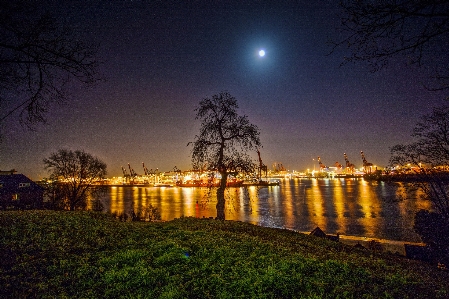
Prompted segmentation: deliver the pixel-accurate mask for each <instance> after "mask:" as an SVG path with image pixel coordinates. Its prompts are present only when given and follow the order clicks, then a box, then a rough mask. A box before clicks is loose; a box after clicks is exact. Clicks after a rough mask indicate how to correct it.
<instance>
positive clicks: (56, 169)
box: [43, 149, 106, 210]
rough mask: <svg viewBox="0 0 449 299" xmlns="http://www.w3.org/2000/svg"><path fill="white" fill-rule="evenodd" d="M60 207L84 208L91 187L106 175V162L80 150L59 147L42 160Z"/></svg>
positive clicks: (70, 208)
mask: <svg viewBox="0 0 449 299" xmlns="http://www.w3.org/2000/svg"><path fill="white" fill-rule="evenodd" d="M43 162H44V165H45V168H46V169H47V170H48V171H49V172H50V179H52V180H54V181H55V183H54V187H55V188H56V189H55V190H56V191H57V192H55V194H56V193H57V194H58V195H59V197H60V198H59V200H60V201H61V202H62V207H63V208H66V209H69V210H76V209H84V208H85V206H86V200H87V197H88V195H89V192H92V191H95V190H94V189H92V188H91V187H92V186H93V185H94V184H95V183H96V182H99V181H101V180H102V179H103V178H104V177H105V176H106V164H105V163H104V162H102V161H101V160H100V159H98V158H96V157H94V156H92V155H91V154H88V153H86V152H84V151H82V150H76V151H71V150H66V149H60V150H58V151H57V152H55V153H52V154H51V155H50V157H48V158H45V159H44V160H43Z"/></svg>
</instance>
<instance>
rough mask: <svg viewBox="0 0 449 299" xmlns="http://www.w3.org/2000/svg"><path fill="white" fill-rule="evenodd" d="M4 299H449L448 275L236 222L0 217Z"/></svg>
mask: <svg viewBox="0 0 449 299" xmlns="http://www.w3.org/2000/svg"><path fill="white" fill-rule="evenodd" d="M0 229H1V230H0V233H1V234H0V286H2V287H1V288H0V297H1V298H36V297H37V298H449V285H448V284H447V281H449V273H447V272H443V271H438V270H437V269H436V267H433V266H431V265H428V264H425V263H421V262H417V261H410V260H407V259H405V258H403V257H398V256H395V255H391V254H379V253H376V254H373V252H371V251H368V250H359V249H356V248H354V247H350V246H345V245H343V244H340V243H335V242H332V241H327V240H324V239H319V238H316V237H312V236H307V235H303V234H299V233H296V232H292V231H288V230H280V229H271V228H263V227H259V226H255V225H251V224H247V223H242V222H235V221H224V222H223V221H216V220H209V219H194V218H180V219H176V220H173V221H170V222H162V223H141V222H119V221H117V220H114V219H112V218H111V217H108V216H107V215H105V214H100V213H94V212H53V211H8V212H0Z"/></svg>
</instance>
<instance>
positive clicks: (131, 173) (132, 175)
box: [128, 163, 137, 178]
mask: <svg viewBox="0 0 449 299" xmlns="http://www.w3.org/2000/svg"><path fill="white" fill-rule="evenodd" d="M128 168H129V175H130V176H131V177H133V178H134V177H136V176H137V173H136V172H135V171H134V169H132V168H131V165H130V164H129V163H128Z"/></svg>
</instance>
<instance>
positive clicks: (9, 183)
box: [0, 172, 43, 191]
mask: <svg viewBox="0 0 449 299" xmlns="http://www.w3.org/2000/svg"><path fill="white" fill-rule="evenodd" d="M21 183H29V184H30V185H29V190H30V189H31V190H43V187H42V186H40V185H38V184H36V183H35V182H33V181H32V180H31V179H30V178H28V177H27V176H25V175H23V174H15V173H12V172H10V173H9V174H4V172H1V173H0V185H1V190H3V191H16V190H17V189H19V188H20V187H19V184H21Z"/></svg>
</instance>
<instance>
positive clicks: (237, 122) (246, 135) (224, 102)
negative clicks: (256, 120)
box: [189, 92, 261, 220]
mask: <svg viewBox="0 0 449 299" xmlns="http://www.w3.org/2000/svg"><path fill="white" fill-rule="evenodd" d="M237 109H238V105H237V100H236V99H235V98H234V97H233V96H231V95H230V94H229V93H227V92H221V93H219V94H217V95H213V96H212V98H205V99H203V100H201V101H200V104H199V107H197V108H196V109H195V111H196V112H197V114H196V119H199V120H201V128H200V134H199V135H196V136H195V141H194V142H191V143H189V144H193V150H192V163H193V168H194V169H207V170H209V171H218V172H219V173H220V175H221V179H220V186H219V187H218V190H217V218H218V219H220V220H224V219H225V212H224V210H225V189H226V182H227V179H228V175H229V174H230V173H253V172H254V171H255V168H256V164H255V162H254V161H253V160H252V158H251V157H250V156H249V155H248V152H249V151H251V150H256V149H257V148H258V147H260V146H261V143H260V139H259V134H260V133H259V130H258V128H257V126H255V125H253V124H251V123H250V122H249V120H248V117H247V116H246V115H243V116H240V115H238V113H237Z"/></svg>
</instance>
